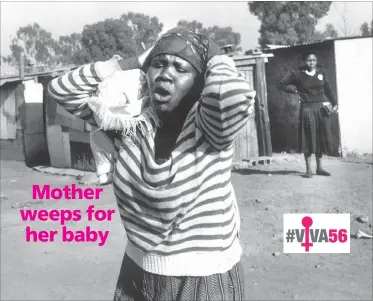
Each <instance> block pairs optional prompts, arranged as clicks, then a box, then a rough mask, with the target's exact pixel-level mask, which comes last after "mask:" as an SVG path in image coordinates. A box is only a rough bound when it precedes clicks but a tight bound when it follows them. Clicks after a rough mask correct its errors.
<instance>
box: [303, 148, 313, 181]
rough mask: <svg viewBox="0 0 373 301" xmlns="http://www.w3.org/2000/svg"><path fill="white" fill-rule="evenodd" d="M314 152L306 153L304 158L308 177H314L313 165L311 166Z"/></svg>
mask: <svg viewBox="0 0 373 301" xmlns="http://www.w3.org/2000/svg"><path fill="white" fill-rule="evenodd" d="M311 158H312V153H304V160H305V161H306V174H305V175H304V176H305V177H306V178H312V167H311Z"/></svg>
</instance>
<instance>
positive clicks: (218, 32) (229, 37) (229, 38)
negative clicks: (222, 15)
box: [177, 20, 241, 46]
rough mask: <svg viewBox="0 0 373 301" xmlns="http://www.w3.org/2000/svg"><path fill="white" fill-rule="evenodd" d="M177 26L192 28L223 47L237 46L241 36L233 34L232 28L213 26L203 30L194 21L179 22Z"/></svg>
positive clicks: (200, 25)
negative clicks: (228, 45)
mask: <svg viewBox="0 0 373 301" xmlns="http://www.w3.org/2000/svg"><path fill="white" fill-rule="evenodd" d="M177 26H184V27H189V28H192V29H193V30H195V31H197V32H200V33H202V34H204V35H206V36H208V37H209V38H211V39H212V40H213V41H215V42H216V43H217V44H218V45H219V46H224V45H227V44H234V45H236V46H238V45H239V44H240V43H241V34H240V33H238V32H234V31H233V29H232V27H230V26H228V27H219V26H213V27H208V28H205V27H203V25H202V23H200V22H198V21H196V20H194V21H186V20H180V21H179V22H178V23H177Z"/></svg>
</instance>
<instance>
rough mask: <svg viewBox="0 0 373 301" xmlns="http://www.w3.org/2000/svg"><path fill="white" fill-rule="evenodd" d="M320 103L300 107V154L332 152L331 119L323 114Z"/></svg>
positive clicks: (305, 104)
mask: <svg viewBox="0 0 373 301" xmlns="http://www.w3.org/2000/svg"><path fill="white" fill-rule="evenodd" d="M322 107H323V104H322V102H316V103H302V104H301V106H300V114H299V120H300V126H299V130H300V135H299V138H300V143H299V146H300V149H299V151H300V152H301V153H307V154H323V153H330V152H332V150H333V140H332V129H331V118H330V116H327V115H326V114H325V113H324V112H323V109H322Z"/></svg>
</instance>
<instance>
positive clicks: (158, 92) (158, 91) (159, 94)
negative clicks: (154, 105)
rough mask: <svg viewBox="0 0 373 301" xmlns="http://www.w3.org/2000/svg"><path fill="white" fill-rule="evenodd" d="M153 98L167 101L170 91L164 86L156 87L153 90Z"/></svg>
mask: <svg viewBox="0 0 373 301" xmlns="http://www.w3.org/2000/svg"><path fill="white" fill-rule="evenodd" d="M153 98H154V100H155V101H158V102H168V101H169V100H170V98H171V93H170V91H169V90H168V89H166V88H164V87H156V88H155V89H154V92H153Z"/></svg>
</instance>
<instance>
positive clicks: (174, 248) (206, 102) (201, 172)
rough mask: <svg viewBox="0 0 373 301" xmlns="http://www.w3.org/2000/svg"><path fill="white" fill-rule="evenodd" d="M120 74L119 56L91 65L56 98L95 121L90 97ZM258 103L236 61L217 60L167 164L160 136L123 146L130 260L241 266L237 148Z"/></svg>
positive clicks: (61, 82) (194, 272)
mask: <svg viewBox="0 0 373 301" xmlns="http://www.w3.org/2000/svg"><path fill="white" fill-rule="evenodd" d="M118 70H121V69H120V67H119V64H118V61H117V58H116V57H113V58H112V59H111V60H109V61H106V62H97V63H95V64H90V65H85V66H82V67H80V68H78V69H76V70H74V71H71V72H70V73H68V74H65V75H63V76H61V77H59V78H56V79H54V80H52V81H51V83H50V85H49V93H50V95H51V96H52V97H53V98H54V99H55V100H56V101H58V102H59V103H60V104H61V105H62V106H64V107H65V108H66V109H67V110H68V111H69V112H71V113H73V114H75V115H77V116H80V117H81V118H83V119H85V120H90V119H91V114H90V112H89V109H88V107H87V100H88V99H89V97H90V94H91V93H92V92H93V91H94V90H95V88H96V87H97V85H98V83H99V82H100V81H102V80H103V79H105V78H106V77H107V76H110V75H111V74H113V72H116V71H118ZM123 72H125V71H123ZM123 84H124V85H125V83H123ZM254 97H255V91H253V90H252V89H250V87H249V85H248V83H247V82H246V81H245V79H244V78H243V77H242V76H241V75H239V73H238V72H237V70H236V68H235V65H234V62H233V60H232V59H231V58H229V57H227V56H223V55H221V56H215V57H213V58H212V59H211V60H210V61H209V63H208V65H207V71H206V75H205V87H204V90H203V92H202V96H201V98H200V100H199V101H198V102H197V103H196V105H195V106H194V107H193V108H192V110H191V111H190V112H189V114H188V116H187V118H186V120H185V123H184V126H183V129H182V131H181V134H180V136H179V137H178V139H177V142H176V145H175V147H174V149H173V151H172V153H171V157H170V158H169V159H168V160H167V161H165V162H163V163H162V164H158V163H156V162H155V158H154V133H153V134H148V135H145V136H140V137H139V139H138V140H137V141H136V142H134V143H129V144H127V143H123V142H122V143H119V144H118V145H119V148H118V153H117V160H116V163H115V173H114V184H113V186H114V192H115V195H116V198H117V204H118V208H119V212H120V216H121V219H122V222H123V224H124V227H125V230H126V234H127V237H128V243H127V246H126V253H127V254H128V255H129V256H130V257H131V258H132V260H134V262H136V263H137V264H138V265H139V266H140V267H142V268H143V269H144V270H146V271H148V272H151V273H155V274H161V275H169V276H207V275H212V274H215V273H224V272H226V271H228V270H230V269H231V268H232V267H233V265H234V264H236V263H237V262H238V261H239V260H240V256H241V253H242V249H241V247H240V244H239V240H238V232H239V228H240V217H239V212H238V206H237V203H236V198H235V194H234V190H233V187H232V184H231V164H232V155H233V141H234V139H235V137H236V136H237V134H238V132H239V130H240V129H241V128H242V127H243V126H244V125H245V123H246V122H247V121H248V116H249V108H250V107H251V105H252V102H253V101H252V100H253V98H254Z"/></svg>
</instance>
